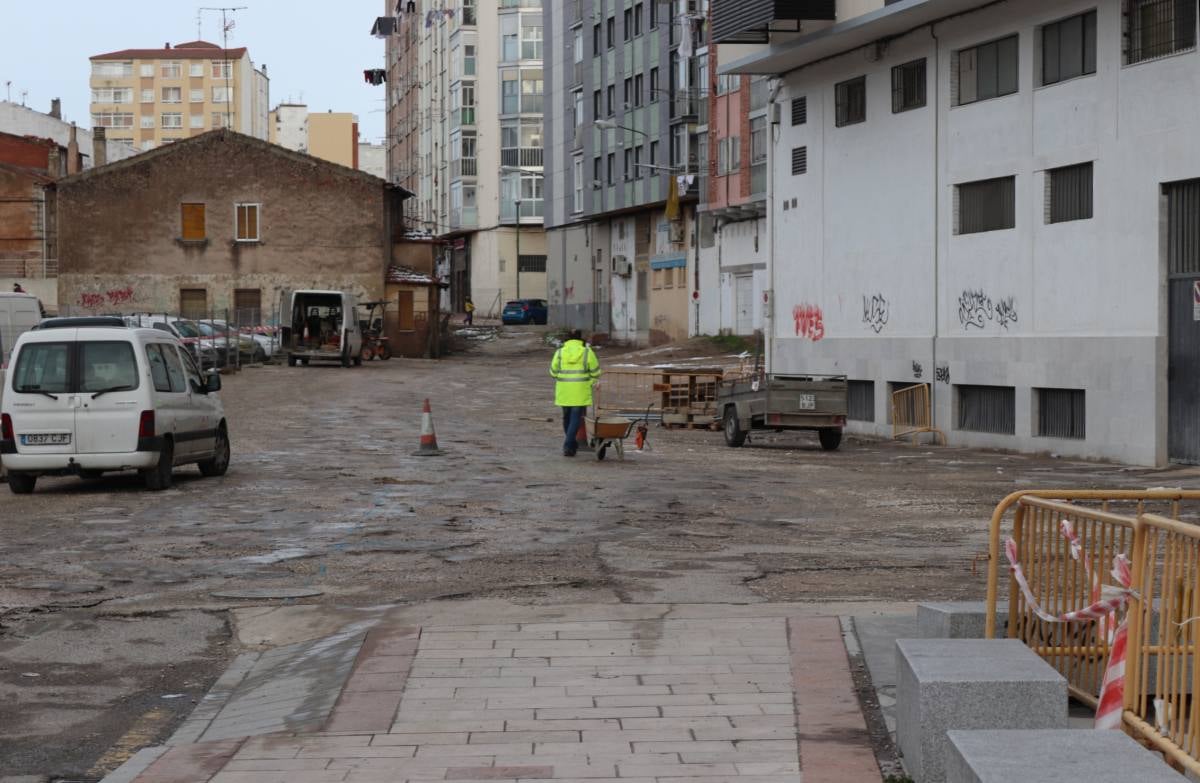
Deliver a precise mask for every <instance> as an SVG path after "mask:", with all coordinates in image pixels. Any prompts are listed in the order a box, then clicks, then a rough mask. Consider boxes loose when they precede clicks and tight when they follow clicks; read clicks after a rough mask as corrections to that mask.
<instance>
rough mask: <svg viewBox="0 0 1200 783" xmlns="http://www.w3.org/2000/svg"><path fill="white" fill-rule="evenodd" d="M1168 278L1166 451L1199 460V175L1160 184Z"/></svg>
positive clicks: (1179, 459) (1177, 458)
mask: <svg viewBox="0 0 1200 783" xmlns="http://www.w3.org/2000/svg"><path fill="white" fill-rule="evenodd" d="M1163 191H1164V193H1165V194H1166V201H1167V272H1168V278H1169V284H1168V289H1169V293H1168V296H1169V299H1170V303H1169V306H1168V312H1169V318H1170V326H1169V327H1168V330H1169V331H1168V338H1167V342H1168V348H1167V353H1168V358H1167V429H1168V435H1167V456H1168V457H1169V458H1170V459H1171V461H1172V462H1186V463H1190V464H1200V180H1189V181H1187V182H1174V183H1171V184H1168V185H1164V186H1163Z"/></svg>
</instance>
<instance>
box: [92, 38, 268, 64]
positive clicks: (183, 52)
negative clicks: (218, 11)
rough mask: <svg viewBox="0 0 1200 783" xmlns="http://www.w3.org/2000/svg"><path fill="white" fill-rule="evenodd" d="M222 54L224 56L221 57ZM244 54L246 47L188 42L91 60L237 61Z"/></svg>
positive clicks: (112, 54) (110, 54)
mask: <svg viewBox="0 0 1200 783" xmlns="http://www.w3.org/2000/svg"><path fill="white" fill-rule="evenodd" d="M222 52H225V53H226V54H225V56H224V57H222ZM245 54H246V47H244V46H239V47H236V48H233V49H221V47H219V46H217V45H216V44H214V43H209V42H208V41H188V42H187V43H184V44H179V45H178V46H173V47H171V48H170V49H122V50H121V51H119V52H108V53H106V54H94V55H92V56H91V58H89V59H92V60H211V59H212V58H214V57H221V59H226V58H228V59H230V60H238V59H241V58H242V57H243V56H244V55H245Z"/></svg>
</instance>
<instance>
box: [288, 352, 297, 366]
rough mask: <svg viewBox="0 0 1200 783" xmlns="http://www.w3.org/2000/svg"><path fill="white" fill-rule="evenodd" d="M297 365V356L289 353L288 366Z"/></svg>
mask: <svg viewBox="0 0 1200 783" xmlns="http://www.w3.org/2000/svg"><path fill="white" fill-rule="evenodd" d="M295 366H296V357H295V356H292V355H291V354H288V367H295Z"/></svg>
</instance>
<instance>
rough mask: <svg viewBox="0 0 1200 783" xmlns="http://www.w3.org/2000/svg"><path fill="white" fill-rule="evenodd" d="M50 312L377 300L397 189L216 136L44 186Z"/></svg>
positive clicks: (264, 310) (271, 307)
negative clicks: (55, 236)
mask: <svg viewBox="0 0 1200 783" xmlns="http://www.w3.org/2000/svg"><path fill="white" fill-rule="evenodd" d="M47 191H48V194H49V199H50V201H51V202H52V204H53V207H52V208H53V209H55V210H56V212H57V218H58V221H59V225H60V226H61V227H62V228H61V230H60V232H59V269H60V273H59V303H60V309H62V310H63V311H64V312H72V313H103V312H118V311H119V312H129V311H159V312H164V311H165V312H172V313H175V312H178V313H182V314H183V315H185V316H189V317H199V316H202V315H207V314H210V313H211V314H214V315H217V316H218V317H220V316H221V315H223V314H224V312H225V311H226V310H229V311H231V312H230V315H231V316H234V315H235V312H233V311H236V317H237V318H239V319H241V320H242V321H243V322H248V321H250V320H262V321H267V322H269V321H272V320H273V317H274V312H275V310H276V308H277V307H278V302H279V295H280V292H281V291H283V290H286V289H296V288H328V289H337V290H344V291H349V292H351V293H354V294H356V295H358V296H359V297H362V298H364V299H379V298H381V297H382V296H383V295H384V293H385V285H384V280H385V276H386V273H387V270H388V268H389V267H390V266H391V264H392V261H393V239H394V238H395V237H398V236H399V227H400V225H401V219H402V212H403V201H404V199H406V198H407V197H408V196H409V195H410V194H409V193H408V191H406V190H404V189H403V188H399V187H396V186H393V185H390V184H388V183H387V182H385V181H383V180H381V179H378V178H376V177H372V176H370V175H368V174H364V173H363V172H360V171H355V170H353V169H350V168H346V167H344V166H339V165H337V164H334V163H329V162H327V161H323V160H320V159H317V158H314V157H312V156H309V155H305V154H303V153H298V152H293V151H292V150H288V149H285V148H283V147H280V146H278V145H274V144H270V143H268V142H265V141H261V140H258V139H255V138H252V137H250V136H245V135H242V134H239V133H234V132H233V131H228V130H219V131H212V132H209V133H205V134H203V135H201V136H196V137H194V138H190V139H185V140H183V141H180V142H178V143H176V144H171V145H167V146H164V147H160V148H158V149H155V150H153V151H151V152H147V153H144V154H142V155H139V156H137V157H135V158H131V159H129V160H125V161H121V162H119V163H115V164H111V165H108V166H104V167H101V168H97V169H92V170H90V171H85V172H83V173H81V174H77V175H75V176H71V177H67V178H65V179H62V180H59V181H58V182H56V183H53V184H52V185H50V186H49V187H48V188H47Z"/></svg>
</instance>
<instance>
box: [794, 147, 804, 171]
mask: <svg viewBox="0 0 1200 783" xmlns="http://www.w3.org/2000/svg"><path fill="white" fill-rule="evenodd" d="M807 171H808V147H793V148H792V175H793V176H795V175H798V174H804V173H806V172H807Z"/></svg>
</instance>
